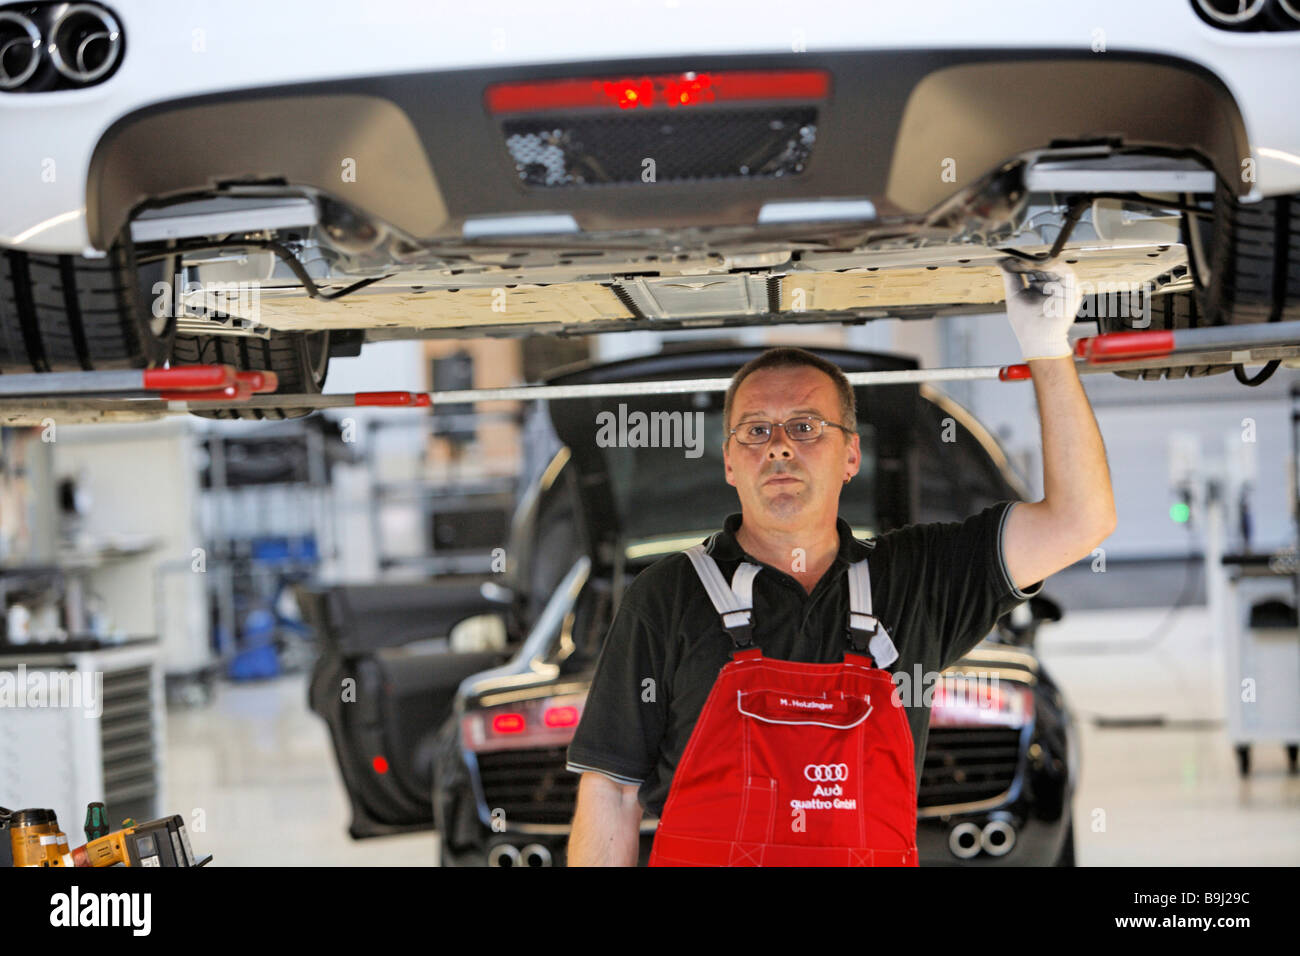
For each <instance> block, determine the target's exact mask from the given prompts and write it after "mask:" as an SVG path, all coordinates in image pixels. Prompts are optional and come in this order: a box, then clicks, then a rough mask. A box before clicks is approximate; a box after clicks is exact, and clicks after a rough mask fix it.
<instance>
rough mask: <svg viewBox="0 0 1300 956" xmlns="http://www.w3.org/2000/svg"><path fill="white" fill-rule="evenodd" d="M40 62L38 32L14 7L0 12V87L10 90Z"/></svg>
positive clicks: (19, 83) (39, 37) (17, 85)
mask: <svg viewBox="0 0 1300 956" xmlns="http://www.w3.org/2000/svg"><path fill="white" fill-rule="evenodd" d="M40 64H41V31H40V30H39V29H37V27H36V24H35V23H33V22H32V21H31V18H30V17H26V16H24V15H23V14H21V13H18V12H16V11H14V10H5V11H3V12H0V90H14V89H17V88H18V87H20V86H22V85H23V84H24V83H26V82H27V81H28V80H30V79H31V78H32V76H33V74H35V73H36V68H37V67H38V66H40Z"/></svg>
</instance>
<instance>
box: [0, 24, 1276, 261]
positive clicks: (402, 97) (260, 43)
mask: <svg viewBox="0 0 1300 956" xmlns="http://www.w3.org/2000/svg"><path fill="white" fill-rule="evenodd" d="M1104 6H1109V7H1111V9H1109V10H1106V9H1096V10H1091V11H1087V12H1080V11H1075V10H1073V9H1066V8H1063V9H1061V10H1054V11H1053V12H1052V15H1051V16H1050V17H1045V16H1043V14H1042V11H1041V10H1035V11H1033V15H1032V16H1027V17H1023V18H1022V17H1018V16H1015V14H1014V10H1012V9H1010V8H1008V7H1000V8H999V9H998V11H997V13H996V15H990V14H989V13H988V12H987V11H981V10H979V9H972V5H969V4H962V3H959V2H952V3H944V2H940V3H935V4H932V5H931V7H932V9H931V11H930V12H929V13H928V14H927V16H926V17H925V18H924V22H921V18H914V19H916V20H917V22H916V23H911V22H909V21H908V20H907V18H906V17H904V16H903V14H902V12H901V11H899V12H891V13H890V14H889V15H887V16H881V15H877V14H875V13H873V14H872V15H871V16H864V15H862V12H861V11H860V10H859V9H858V8H856V7H854V6H852V5H844V4H838V3H821V4H818V3H814V4H811V5H809V6H808V7H807V8H805V10H804V14H803V16H802V17H801V18H800V22H801V23H806V24H807V26H806V27H803V28H800V30H795V31H794V33H795V35H794V36H792V37H789V38H787V37H785V36H776V37H775V38H774V31H773V28H772V23H773V22H785V21H786V20H787V17H785V16H784V14H783V15H782V16H781V17H780V18H779V19H777V20H768V19H767V18H765V17H764V16H763V15H762V11H761V9H760V10H755V9H752V8H747V9H746V11H745V13H744V15H743V16H740V15H737V14H736V12H735V11H734V10H728V9H713V8H709V7H701V8H700V9H695V8H694V7H689V14H688V12H687V9H688V8H687V6H683V7H682V8H681V9H680V10H673V9H671V8H668V9H660V8H656V7H654V5H650V6H649V7H648V8H646V9H630V10H623V11H620V13H619V15H620V16H621V17H622V18H623V21H624V22H623V23H622V24H621V25H620V28H619V29H617V30H614V31H612V32H610V31H606V30H602V31H600V33H601V40H600V44H599V49H598V50H596V49H594V41H593V39H592V35H593V34H592V31H591V30H588V29H586V28H585V27H584V26H583V24H584V22H585V20H586V19H587V16H588V15H589V13H590V10H589V8H588V7H587V6H586V5H583V4H578V3H576V2H575V3H571V4H564V3H560V4H551V5H546V7H545V9H544V10H543V9H540V8H539V9H536V10H525V9H522V8H521V9H518V10H516V9H513V8H512V9H510V10H509V11H505V12H503V11H501V10H499V9H495V8H491V7H488V8H487V9H476V8H466V9H464V10H458V12H457V15H456V17H455V18H451V19H447V18H439V17H438V16H437V11H436V9H435V8H430V9H429V10H427V11H425V10H421V9H420V8H418V7H408V6H407V5H404V4H403V5H398V4H395V3H384V2H379V3H373V4H365V5H362V7H363V9H352V8H349V7H346V6H344V7H339V8H337V9H332V10H331V18H330V19H329V20H328V21H327V22H326V21H318V20H314V19H312V17H311V16H310V15H306V16H304V15H302V14H301V13H300V12H298V11H296V10H295V9H294V8H293V7H292V6H289V5H286V6H284V7H279V6H276V7H274V8H271V9H268V8H267V7H266V5H265V4H260V5H257V6H256V7H254V6H253V5H252V4H251V3H243V4H239V3H232V4H229V5H224V6H223V7H222V9H221V12H220V15H219V18H218V17H211V18H208V20H207V21H206V22H200V21H201V20H202V19H203V18H199V19H195V17H194V16H193V14H192V13H190V12H189V11H188V10H187V9H184V8H182V7H175V8H166V9H164V10H161V11H160V10H155V9H153V8H152V7H151V8H150V9H149V12H148V16H147V18H146V17H145V15H144V13H143V12H142V10H140V9H137V5H136V4H135V3H132V2H126V3H123V4H121V5H119V7H118V8H117V10H116V12H117V13H118V15H119V19H120V20H121V22H122V27H123V30H124V32H125V34H126V36H127V38H128V41H127V52H126V54H125V57H124V60H123V62H122V64H121V67H120V68H119V69H118V70H117V72H116V73H115V74H114V75H113V76H112V77H111V78H110V79H108V80H107V81H106V82H104V83H103V84H102V85H99V86H95V87H91V88H87V89H81V90H66V91H56V92H49V93H38V94H30V95H19V94H9V95H0V128H4V129H5V130H6V134H7V135H6V137H5V140H6V142H5V149H4V150H3V151H0V175H3V178H4V181H5V182H6V183H7V184H8V186H7V193H9V195H8V196H7V197H6V198H7V201H6V203H4V204H3V206H2V207H0V246H5V247H9V248H25V249H28V250H29V251H49V252H67V253H81V252H84V251H86V250H87V249H88V248H94V249H105V248H107V247H108V245H109V244H110V243H111V241H112V239H113V237H114V236H116V235H118V233H119V231H120V229H121V228H122V226H123V225H124V224H125V223H126V221H127V219H128V217H129V216H130V215H131V214H132V211H133V210H135V209H136V208H137V207H138V205H139V204H140V203H141V202H145V201H150V200H159V199H163V198H166V197H174V196H178V195H184V194H190V193H194V192H198V191H204V190H211V189H212V188H214V187H216V186H218V185H220V184H222V183H231V182H276V181H279V182H284V183H288V184H289V185H291V186H295V187H300V188H303V189H307V190H311V191H315V192H319V193H321V194H324V195H329V196H334V197H336V198H338V199H340V200H342V201H345V202H347V203H348V204H349V205H350V206H353V207H354V208H356V209H358V210H360V211H361V212H363V213H365V214H367V215H369V216H372V217H374V218H375V219H378V220H381V221H383V222H386V223H389V224H391V225H392V226H394V227H395V228H397V229H399V230H400V231H402V232H403V233H406V234H408V235H410V236H412V237H415V238H416V239H419V240H435V239H438V238H445V237H449V236H456V237H460V236H461V235H463V233H464V231H465V228H466V222H467V221H470V220H475V219H479V218H483V217H514V216H546V215H555V214H563V215H568V216H571V217H572V220H573V221H574V223H575V224H576V226H577V228H578V229H580V230H582V231H586V232H593V231H603V230H617V229H653V228H662V227H666V226H674V227H682V226H693V225H694V226H737V225H744V226H748V225H754V224H755V223H756V222H757V221H758V216H759V211H760V209H761V208H762V207H763V205H764V204H765V203H768V202H771V201H773V200H792V201H794V200H809V199H824V198H827V197H843V198H852V197H858V198H867V199H869V200H871V201H872V202H873V203H874V204H875V205H876V206H877V208H878V209H879V210H880V211H881V212H882V213H889V212H901V213H914V214H919V213H921V212H923V211H924V210H926V209H929V208H932V207H933V206H934V205H936V204H938V203H939V202H941V201H942V200H943V199H945V198H946V197H948V196H950V195H952V194H953V193H954V192H955V191H957V190H959V189H960V188H962V187H964V186H966V185H969V184H970V183H971V182H972V181H973V180H974V179H976V178H978V177H980V176H983V175H985V174H987V173H989V172H990V171H991V169H993V168H995V167H996V166H997V164H998V163H1000V162H1002V161H1003V160H1004V159H1005V158H1006V157H1008V156H1012V155H1016V154H1018V153H1020V152H1022V151H1024V150H1028V149H1037V148H1042V147H1045V146H1047V145H1048V144H1049V143H1051V142H1052V141H1053V140H1058V139H1066V140H1076V141H1077V140H1078V139H1079V138H1081V137H1084V136H1089V135H1091V136H1096V135H1102V136H1106V135H1114V134H1118V135H1119V136H1121V137H1122V138H1123V139H1124V141H1125V142H1131V143H1135V144H1150V145H1155V146H1163V147H1166V148H1174V149H1193V150H1195V151H1197V152H1198V153H1200V154H1203V155H1204V156H1205V157H1207V158H1208V160H1209V161H1210V162H1212V164H1213V165H1214V167H1215V169H1216V170H1217V171H1218V172H1219V174H1220V176H1222V177H1223V178H1225V179H1227V180H1228V181H1230V182H1232V183H1234V184H1240V190H1239V191H1240V192H1241V193H1242V194H1252V193H1257V194H1258V195H1274V194H1280V193H1290V192H1296V191H1300V159H1297V157H1300V118H1297V116H1296V115H1295V114H1294V111H1293V110H1292V109H1291V108H1290V104H1289V102H1287V94H1286V90H1285V85H1286V84H1285V83H1284V82H1283V78H1285V77H1286V76H1288V75H1289V72H1288V71H1289V70H1291V66H1292V64H1293V63H1294V62H1295V60H1296V56H1297V54H1298V53H1300V33H1278V34H1269V35H1267V37H1255V38H1243V37H1242V36H1238V35H1231V34H1224V33H1222V32H1221V31H1215V30H1213V29H1212V28H1210V27H1208V26H1207V25H1206V24H1205V23H1203V22H1202V21H1201V20H1200V19H1199V18H1197V17H1196V16H1195V14H1194V13H1193V12H1192V10H1191V5H1190V4H1188V3H1184V2H1182V0H1166V2H1162V3H1151V4H1141V5H1139V4H1131V3H1119V2H1116V3H1114V4H1109V5H1104ZM718 7H719V8H725V7H727V5H718ZM760 7H761V4H760ZM569 8H571V9H569ZM1027 12H1028V11H1027ZM685 16H689V17H690V19H691V25H692V29H690V30H683V29H682V22H681V18H682V17H685ZM1008 17H1010V18H1011V19H1012V20H1014V24H1013V25H1014V30H1012V29H1011V22H1010V21H1009V20H1008V19H1007V18H1008ZM1094 20H1095V21H1096V23H1094V22H1093V21H1094ZM711 21H717V22H716V23H712V26H713V27H715V28H716V29H711V28H710V23H711ZM1097 24H1104V25H1105V28H1104V33H1105V37H1104V39H1103V42H1102V44H1101V46H1102V47H1103V48H1104V49H1103V50H1101V51H1098V52H1094V50H1095V48H1096V47H1097V40H1096V36H1095V33H1094V31H1095V30H1097V29H1102V28H1100V27H1098V26H1097ZM591 27H592V30H594V29H595V25H594V24H591ZM775 32H776V33H777V34H781V33H783V32H784V31H781V30H777V31H775ZM1013 33H1014V36H1015V37H1016V45H1015V46H1014V47H1008V46H1007V44H1006V41H1007V37H1008V36H1010V35H1012V34H1013ZM286 36H287V37H289V38H290V39H289V41H288V42H285V39H284V38H285V37H286ZM705 38H708V39H707V40H706V39H705ZM714 38H725V39H714ZM187 40H188V42H186V41H187ZM434 51H436V52H434ZM593 53H598V56H593V55H592V54H593ZM750 68H763V69H781V68H792V69H824V70H827V71H828V72H829V73H830V75H831V92H830V95H829V98H828V99H827V100H826V101H825V102H822V103H819V104H815V108H816V111H817V118H816V127H817V129H816V143H815V145H814V146H813V149H812V152H811V155H810V159H809V161H808V163H807V164H806V168H804V169H803V170H802V171H800V172H799V173H798V175H790V176H785V177H782V178H781V179H780V180H779V181H777V180H774V179H745V178H735V177H733V178H728V179H711V180H707V181H695V182H687V181H683V182H663V181H657V182H655V183H654V184H653V187H652V188H644V186H645V184H644V183H641V182H639V181H638V182H636V183H628V184H626V185H622V186H608V185H602V186H590V187H586V186H584V187H567V188H562V189H554V188H539V187H536V186H533V187H529V186H527V185H525V184H524V183H522V182H521V181H520V175H519V170H518V169H517V168H516V166H515V164H514V161H513V160H512V157H511V153H510V151H509V150H508V149H507V148H506V144H505V138H504V135H503V129H502V122H503V121H504V120H503V118H502V117H501V116H493V115H491V114H489V112H488V110H487V108H486V107H485V102H484V94H485V90H486V88H487V86H488V85H489V84H490V83H497V82H503V81H508V80H512V79H513V80H540V79H545V78H557V77H571V76H621V75H639V74H642V73H660V72H673V71H683V70H723V69H750ZM164 90H165V91H166V93H167V97H166V98H163V97H162V96H160V91H164ZM707 108H708V107H701V110H705V109H707ZM623 119H627V118H626V117H620V116H618V115H617V114H615V115H614V116H613V117H612V118H611V121H619V120H623ZM1261 148H1262V149H1261ZM1252 151H1253V156H1254V159H1255V160H1256V163H1257V169H1256V175H1255V177H1254V181H1253V182H1250V181H1242V180H1241V178H1240V176H1239V175H1238V173H1239V167H1240V162H1241V159H1242V158H1243V157H1251V156H1252ZM1288 157H1289V158H1288ZM648 158H653V157H648ZM945 161H950V166H951V168H952V169H953V170H955V178H954V177H953V176H945V175H942V173H943V167H942V165H941V164H943V163H944V162H945ZM24 184H30V188H27V187H26V186H24Z"/></svg>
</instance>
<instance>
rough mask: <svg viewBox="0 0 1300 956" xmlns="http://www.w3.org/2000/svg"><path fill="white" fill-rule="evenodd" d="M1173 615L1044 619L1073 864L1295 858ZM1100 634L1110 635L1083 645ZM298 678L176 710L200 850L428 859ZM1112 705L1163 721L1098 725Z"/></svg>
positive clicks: (176, 734)
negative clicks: (375, 797)
mask: <svg viewBox="0 0 1300 956" xmlns="http://www.w3.org/2000/svg"><path fill="white" fill-rule="evenodd" d="M1180 613H1182V614H1184V617H1183V619H1181V620H1179V621H1177V622H1176V625H1177V626H1176V627H1174V628H1173V629H1172V631H1171V633H1170V636H1169V637H1168V638H1166V639H1163V640H1160V641H1158V642H1155V643H1154V645H1152V646H1148V645H1147V644H1146V643H1144V639H1145V638H1146V636H1147V635H1149V634H1150V633H1152V631H1153V628H1154V627H1155V626H1158V625H1159V624H1160V622H1161V617H1162V615H1161V613H1159V612H1154V611H1153V612H1144V611H1138V612H1134V611H1128V612H1126V613H1125V615H1124V620H1123V621H1122V622H1120V621H1118V620H1111V619H1108V618H1106V617H1105V616H1103V615H1097V616H1090V615H1087V614H1079V613H1076V614H1074V615H1072V620H1070V622H1069V627H1067V626H1066V624H1065V623H1062V624H1061V625H1059V626H1058V628H1057V630H1056V631H1055V632H1054V633H1050V634H1049V633H1048V632H1047V630H1046V629H1045V630H1044V632H1043V636H1042V639H1041V641H1040V647H1041V653H1042V656H1043V659H1044V661H1045V663H1046V665H1047V666H1048V668H1049V669H1050V670H1051V672H1052V673H1053V674H1054V675H1055V677H1056V679H1057V681H1058V683H1060V684H1061V685H1062V687H1063V688H1064V689H1065V692H1066V694H1067V696H1068V698H1069V701H1070V704H1071V706H1072V707H1073V708H1074V710H1075V712H1076V716H1077V723H1078V727H1079V730H1080V750H1081V755H1082V772H1081V774H1080V781H1079V789H1078V792H1077V794H1076V798H1075V815H1076V822H1075V834H1076V839H1077V841H1078V842H1077V856H1078V862H1079V864H1080V865H1083V866H1089V865H1092V866H1130V865H1137V866H1152V865H1172V866H1205V865H1229V864H1242V865H1290V866H1295V865H1298V864H1300V776H1288V775H1287V773H1286V757H1285V753H1284V750H1283V748H1282V746H1281V745H1279V744H1273V745H1259V746H1256V747H1255V748H1254V752H1253V763H1254V767H1253V772H1252V774H1251V776H1250V777H1249V778H1248V779H1246V780H1242V779H1241V778H1239V777H1238V775H1237V769H1236V759H1235V756H1234V754H1233V751H1232V748H1231V746H1230V745H1229V743H1228V740H1227V737H1226V735H1225V731H1224V729H1223V726H1222V722H1221V721H1222V709H1223V708H1222V704H1221V699H1222V694H1221V691H1220V689H1219V686H1218V678H1217V676H1216V674H1215V673H1214V664H1213V660H1214V655H1213V654H1212V653H1210V651H1211V648H1210V646H1209V639H1208V631H1207V629H1206V628H1205V627H1204V621H1203V617H1200V616H1198V615H1197V614H1196V613H1195V612H1194V611H1193V609H1188V610H1187V611H1186V612H1180ZM1097 634H1104V635H1105V636H1106V639H1107V642H1108V644H1107V646H1105V647H1089V646H1086V644H1085V642H1087V641H1090V640H1093V639H1094V638H1095V635H1097ZM305 685H306V678H305V676H302V675H298V676H292V677H285V678H281V679H278V680H274V681H268V682H259V683H249V684H242V685H221V686H220V687H219V688H218V690H217V693H216V694H215V696H214V698H213V700H212V701H211V702H210V704H208V705H207V706H203V707H199V708H193V709H174V710H172V711H170V712H169V714H168V726H167V737H168V740H167V763H166V794H165V800H166V808H167V810H168V811H171V812H177V813H183V814H185V815H186V818H187V819H188V820H190V821H191V826H192V827H193V828H194V830H195V832H194V833H193V842H194V847H195V850H196V851H197V852H199V853H212V854H213V855H214V860H213V863H214V865H245V866H266V865H309V866H317V865H319V866H350V865H366V866H374V865H383V866H407V865H409V866H427V865H431V864H433V862H434V860H435V857H436V854H435V849H436V844H435V840H436V836H434V835H433V834H432V833H417V834H411V835H406V836H399V837H387V838H381V839H374V840H364V841H354V840H352V839H350V838H349V837H348V835H347V822H348V809H347V800H346V797H345V794H344V790H343V785H342V781H341V779H340V778H339V775H338V770H337V767H336V764H335V762H334V755H333V752H332V749H331V745H330V741H329V736H328V734H327V732H326V729H325V725H324V724H323V723H322V722H321V720H320V719H319V718H318V717H316V716H315V715H314V714H312V713H310V712H309V711H308V710H307V705H306V696H307V695H306V686H305ZM1114 717H1121V718H1162V719H1164V720H1165V721H1166V725H1165V726H1163V727H1158V726H1130V727H1123V728H1117V727H1099V726H1098V725H1097V720H1098V718H1102V719H1105V718H1114ZM197 811H202V815H201V816H202V821H203V826H204V829H203V830H202V831H199V830H198V827H197V826H195V822H196V821H197V820H198V819H199V815H198V813H197Z"/></svg>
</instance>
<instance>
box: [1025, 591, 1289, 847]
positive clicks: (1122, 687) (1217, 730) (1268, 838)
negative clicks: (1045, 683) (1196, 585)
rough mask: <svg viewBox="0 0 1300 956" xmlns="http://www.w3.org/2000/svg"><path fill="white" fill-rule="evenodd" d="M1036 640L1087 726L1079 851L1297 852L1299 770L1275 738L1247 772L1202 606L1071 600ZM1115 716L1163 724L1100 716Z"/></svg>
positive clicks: (1257, 749)
mask: <svg viewBox="0 0 1300 956" xmlns="http://www.w3.org/2000/svg"><path fill="white" fill-rule="evenodd" d="M1038 647H1039V656H1040V658H1041V660H1042V662H1043V664H1044V666H1045V667H1046V668H1047V669H1048V671H1049V672H1050V673H1051V675H1052V676H1053V678H1054V679H1055V680H1056V681H1057V683H1058V684H1059V685H1060V686H1061V687H1062V689H1063V691H1064V693H1065V695H1066V698H1067V701H1068V703H1069V705H1070V707H1071V709H1072V710H1073V712H1074V714H1075V718H1076V726H1077V727H1078V729H1079V735H1080V750H1081V755H1080V757H1081V759H1080V764H1081V773H1080V778H1079V787H1078V790H1077V792H1076V796H1075V805H1074V806H1075V839H1076V840H1077V844H1076V852H1077V859H1078V862H1079V865H1081V866H1222V865H1243V866H1257V865H1262V866H1279V865H1283V866H1296V865H1300V775H1289V774H1288V773H1287V764H1286V751H1285V749H1284V746H1283V744H1282V743H1280V742H1267V743H1256V744H1254V745H1252V748H1251V762H1252V768H1251V773H1250V775H1249V776H1248V777H1245V778H1242V777H1239V775H1238V773H1237V760H1236V755H1235V751H1234V749H1233V744H1232V741H1230V740H1229V738H1228V734H1227V731H1226V729H1225V726H1224V721H1223V718H1224V711H1225V707H1226V706H1227V701H1228V695H1227V692H1226V689H1225V688H1224V685H1223V680H1222V671H1223V664H1222V648H1221V647H1219V646H1218V645H1217V644H1216V641H1215V640H1214V637H1213V635H1212V633H1211V630H1210V626H1209V622H1208V618H1207V615H1206V612H1205V608H1204V607H1199V608H1196V607H1189V608H1185V609H1181V610H1178V611H1176V612H1174V614H1173V615H1172V616H1169V615H1168V614H1167V609H1127V610H1124V611H1104V612H1092V613H1075V614H1072V615H1068V616H1067V618H1066V619H1065V620H1064V621H1062V622H1061V623H1060V624H1058V625H1050V626H1045V627H1044V628H1043V630H1042V632H1041V634H1040V638H1039V642H1038ZM1297 692H1298V693H1300V675H1298V677H1297ZM1116 718H1121V719H1127V720H1136V721H1141V720H1157V719H1160V720H1164V721H1165V726H1163V727H1156V726H1146V727H1141V726H1130V727H1116V726H1101V724H1103V723H1104V722H1106V721H1107V720H1114V719H1116Z"/></svg>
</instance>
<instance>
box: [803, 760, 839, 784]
mask: <svg viewBox="0 0 1300 956" xmlns="http://www.w3.org/2000/svg"><path fill="white" fill-rule="evenodd" d="M803 775H804V779H805V780H810V781H812V782H813V783H817V782H819V781H822V780H848V779H849V765H848V764H846V763H810V764H809V765H808V766H806V767H804V768H803Z"/></svg>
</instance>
